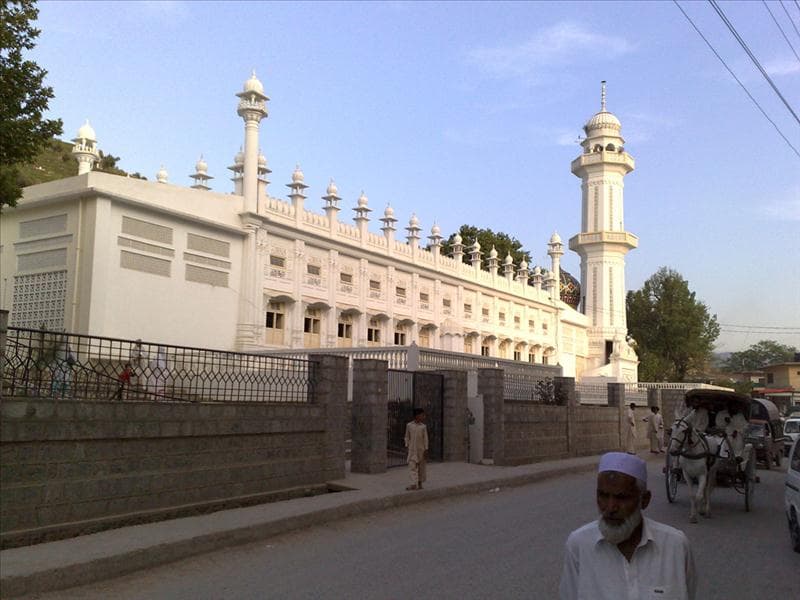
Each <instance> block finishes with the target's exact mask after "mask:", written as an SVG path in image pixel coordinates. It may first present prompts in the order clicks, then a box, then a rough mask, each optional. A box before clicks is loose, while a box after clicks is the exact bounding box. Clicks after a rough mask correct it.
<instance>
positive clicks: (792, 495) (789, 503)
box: [784, 439, 800, 552]
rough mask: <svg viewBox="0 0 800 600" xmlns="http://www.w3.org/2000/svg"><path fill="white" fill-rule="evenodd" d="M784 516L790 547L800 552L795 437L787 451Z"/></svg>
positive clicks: (799, 448)
mask: <svg viewBox="0 0 800 600" xmlns="http://www.w3.org/2000/svg"><path fill="white" fill-rule="evenodd" d="M784 497H785V498H786V518H787V519H788V521H789V535H790V536H791V540H792V548H793V549H794V551H795V552H800V439H795V441H794V444H792V448H791V451H790V453H789V468H788V469H787V470H786V491H785V494H784Z"/></svg>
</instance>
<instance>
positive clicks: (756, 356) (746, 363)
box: [725, 340, 797, 371]
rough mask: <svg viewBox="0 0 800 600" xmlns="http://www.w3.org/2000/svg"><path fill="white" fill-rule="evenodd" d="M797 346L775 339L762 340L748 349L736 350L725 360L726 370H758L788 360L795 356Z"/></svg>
mask: <svg viewBox="0 0 800 600" xmlns="http://www.w3.org/2000/svg"><path fill="white" fill-rule="evenodd" d="M795 352H797V348H795V347H794V346H786V345H784V344H779V343H778V342H776V341H774V340H761V341H760V342H758V343H757V344H753V345H752V346H750V347H749V348H748V349H747V350H742V351H741V352H734V353H733V354H731V355H730V357H728V360H727V361H725V370H726V371H758V370H759V369H760V368H761V367H765V366H766V365H770V364H775V363H781V362H787V361H790V360H792V358H794V354H795Z"/></svg>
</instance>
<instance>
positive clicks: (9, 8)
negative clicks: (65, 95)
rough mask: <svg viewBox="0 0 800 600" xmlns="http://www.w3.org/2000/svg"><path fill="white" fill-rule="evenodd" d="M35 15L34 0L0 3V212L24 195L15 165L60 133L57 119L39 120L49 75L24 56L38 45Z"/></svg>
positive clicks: (50, 93) (48, 93)
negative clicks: (46, 76) (45, 79)
mask: <svg viewBox="0 0 800 600" xmlns="http://www.w3.org/2000/svg"><path fill="white" fill-rule="evenodd" d="M38 15H39V9H37V8H36V6H35V5H34V2H33V0H0V210H1V209H2V207H3V206H4V205H10V206H15V205H16V203H17V200H18V199H19V198H20V197H21V196H22V188H21V187H20V183H19V181H18V175H19V174H18V169H17V167H16V165H17V164H18V163H25V162H28V161H30V160H31V159H32V158H33V157H34V156H36V154H37V153H38V152H39V150H40V149H41V148H42V147H43V146H45V145H47V144H48V143H49V142H50V139H51V138H52V137H53V136H55V135H59V134H60V133H61V126H62V124H61V120H60V119H44V118H43V117H42V114H43V113H44V112H45V111H46V110H47V106H48V103H49V101H50V99H51V98H53V88H51V87H48V86H45V85H44V83H43V82H44V77H45V75H47V71H45V70H44V69H42V68H41V67H40V66H39V65H37V64H36V63H35V62H33V61H32V60H26V59H25V58H24V56H23V53H24V51H27V50H32V49H33V48H34V47H35V46H36V38H37V37H39V33H40V32H39V30H38V29H36V28H35V27H33V25H32V24H31V23H32V22H33V21H35V20H36V17H37V16H38Z"/></svg>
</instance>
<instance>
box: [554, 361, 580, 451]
mask: <svg viewBox="0 0 800 600" xmlns="http://www.w3.org/2000/svg"><path fill="white" fill-rule="evenodd" d="M553 392H554V395H555V399H556V404H558V405H559V406H563V407H564V410H565V411H566V413H567V414H566V429H567V431H566V436H567V452H568V453H569V454H570V456H573V455H576V453H577V450H578V443H577V437H578V434H577V431H578V427H577V423H576V420H577V417H578V395H577V394H576V393H575V378H574V377H554V378H553Z"/></svg>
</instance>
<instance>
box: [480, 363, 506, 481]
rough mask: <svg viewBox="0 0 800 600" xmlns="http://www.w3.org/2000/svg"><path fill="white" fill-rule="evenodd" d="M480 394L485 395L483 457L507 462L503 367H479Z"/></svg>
mask: <svg viewBox="0 0 800 600" xmlns="http://www.w3.org/2000/svg"><path fill="white" fill-rule="evenodd" d="M478 394H479V395H481V396H483V457H484V460H489V461H491V462H492V463H493V464H495V465H502V464H504V463H505V417H504V414H503V404H504V398H503V369H478Z"/></svg>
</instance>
